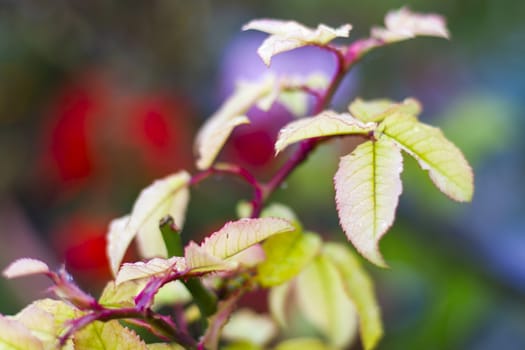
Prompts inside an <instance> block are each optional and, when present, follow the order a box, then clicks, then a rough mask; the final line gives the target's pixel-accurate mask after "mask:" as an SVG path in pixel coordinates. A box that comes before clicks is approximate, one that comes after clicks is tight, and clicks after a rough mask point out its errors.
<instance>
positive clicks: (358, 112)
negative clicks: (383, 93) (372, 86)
mask: <svg viewBox="0 0 525 350" xmlns="http://www.w3.org/2000/svg"><path fill="white" fill-rule="evenodd" d="M348 109H349V111H350V114H352V115H353V116H354V117H356V118H357V119H359V120H361V121H363V122H376V123H379V122H381V121H382V120H383V119H385V118H386V117H388V116H389V115H392V114H394V113H397V112H404V113H407V114H410V115H414V116H417V115H419V113H421V104H420V103H419V101H417V100H416V99H413V98H407V99H405V100H404V101H403V102H401V103H396V102H394V101H391V100H387V99H379V100H369V101H363V100H362V99H360V98H357V99H355V100H354V101H353V102H352V103H351V104H350V106H348Z"/></svg>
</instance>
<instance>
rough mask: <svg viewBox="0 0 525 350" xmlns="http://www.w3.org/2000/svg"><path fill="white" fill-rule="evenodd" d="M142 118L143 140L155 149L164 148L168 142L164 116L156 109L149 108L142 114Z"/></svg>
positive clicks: (166, 124)
mask: <svg viewBox="0 0 525 350" xmlns="http://www.w3.org/2000/svg"><path fill="white" fill-rule="evenodd" d="M143 118H144V119H143V131H144V136H145V139H146V140H147V141H148V142H149V143H150V144H151V145H152V146H154V147H156V148H161V149H162V148H165V147H166V146H167V145H168V143H169V140H170V135H169V131H168V123H167V121H166V119H165V116H163V115H162V114H161V112H160V111H159V110H158V109H155V108H151V109H148V110H147V111H146V112H145V113H144V117H143Z"/></svg>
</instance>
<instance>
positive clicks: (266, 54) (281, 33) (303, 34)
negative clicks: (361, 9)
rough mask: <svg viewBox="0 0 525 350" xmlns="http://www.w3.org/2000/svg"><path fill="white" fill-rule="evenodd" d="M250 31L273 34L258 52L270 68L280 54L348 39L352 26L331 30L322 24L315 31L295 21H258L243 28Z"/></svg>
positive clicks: (346, 25)
mask: <svg viewBox="0 0 525 350" xmlns="http://www.w3.org/2000/svg"><path fill="white" fill-rule="evenodd" d="M250 29H254V30H258V31H261V32H265V33H268V34H271V35H270V36H269V37H268V38H267V39H266V40H265V41H264V42H263V43H262V45H261V46H260V47H259V49H258V50H257V53H258V54H259V56H260V57H261V59H262V60H263V62H264V63H265V64H266V65H267V66H269V65H270V63H271V60H272V57H273V56H274V55H277V54H279V53H282V52H286V51H290V50H293V49H296V48H298V47H301V46H307V45H318V46H323V45H326V44H328V43H329V42H330V41H332V40H333V39H335V38H337V37H345V38H346V37H348V35H349V33H350V30H351V29H352V26H351V25H350V24H345V25H342V26H340V27H339V28H331V27H328V26H326V25H324V24H320V25H318V26H317V28H316V29H313V28H309V27H306V26H304V25H302V24H300V23H297V22H295V21H281V20H275V19H257V20H253V21H251V22H249V23H247V24H245V25H244V26H243V27H242V30H250Z"/></svg>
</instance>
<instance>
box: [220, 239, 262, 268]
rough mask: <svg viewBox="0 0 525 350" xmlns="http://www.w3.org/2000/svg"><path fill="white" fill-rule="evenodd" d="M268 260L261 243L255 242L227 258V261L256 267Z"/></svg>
mask: <svg viewBox="0 0 525 350" xmlns="http://www.w3.org/2000/svg"><path fill="white" fill-rule="evenodd" d="M264 260H266V254H265V253H264V249H263V248H262V247H261V245H260V244H254V245H252V246H251V247H248V248H246V249H244V250H243V251H241V252H240V253H237V254H235V255H234V256H232V257H230V258H228V259H226V260H225V261H226V262H228V261H234V262H236V263H238V264H239V265H242V266H246V267H254V266H255V265H257V264H260V263H261V262H263V261H264Z"/></svg>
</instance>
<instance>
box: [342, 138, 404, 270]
mask: <svg viewBox="0 0 525 350" xmlns="http://www.w3.org/2000/svg"><path fill="white" fill-rule="evenodd" d="M402 170H403V158H402V156H401V150H400V149H399V148H398V147H396V146H395V144H394V143H392V142H391V141H389V140H385V139H382V138H380V139H379V140H377V141H375V142H374V141H367V142H365V143H362V144H361V145H359V146H358V147H357V148H356V149H355V150H354V151H353V152H352V153H351V154H350V155H347V156H345V157H342V158H341V160H340V162H339V168H338V170H337V173H336V174H335V177H334V183H335V200H336V204H337V213H338V215H339V222H340V223H341V227H342V228H343V230H344V231H345V233H346V236H347V237H348V239H349V240H350V241H351V242H352V244H353V245H354V246H355V247H356V248H357V250H358V251H359V252H360V253H361V254H363V256H365V257H366V258H367V259H368V260H370V261H371V262H373V263H374V264H376V265H379V266H385V262H384V261H383V258H382V257H381V254H380V253H379V248H378V242H379V239H380V238H381V237H382V236H383V235H384V234H385V232H386V231H387V230H388V228H389V227H390V226H391V225H392V223H393V222H394V216H395V211H396V207H397V203H398V198H399V195H400V194H401V191H402V185H401V179H400V173H401V171H402Z"/></svg>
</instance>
